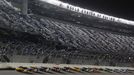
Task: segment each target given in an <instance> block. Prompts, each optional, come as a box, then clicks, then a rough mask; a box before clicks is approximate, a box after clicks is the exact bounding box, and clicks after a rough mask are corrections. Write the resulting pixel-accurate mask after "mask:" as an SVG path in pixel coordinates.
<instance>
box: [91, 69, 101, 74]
mask: <svg viewBox="0 0 134 75" xmlns="http://www.w3.org/2000/svg"><path fill="white" fill-rule="evenodd" d="M89 72H90V73H101V71H100V70H99V69H98V68H89Z"/></svg>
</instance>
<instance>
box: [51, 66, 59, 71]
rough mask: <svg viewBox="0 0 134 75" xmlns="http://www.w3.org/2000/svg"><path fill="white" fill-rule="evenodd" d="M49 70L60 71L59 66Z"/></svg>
mask: <svg viewBox="0 0 134 75" xmlns="http://www.w3.org/2000/svg"><path fill="white" fill-rule="evenodd" d="M51 70H52V71H55V72H61V68H59V67H53V68H52V69H51Z"/></svg>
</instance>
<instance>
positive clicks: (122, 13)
mask: <svg viewBox="0 0 134 75" xmlns="http://www.w3.org/2000/svg"><path fill="white" fill-rule="evenodd" d="M61 1H64V2H68V3H71V4H73V5H77V6H81V7H84V8H88V9H91V10H94V11H98V12H101V13H105V14H109V15H113V16H117V17H121V18H125V19H129V20H134V2H133V1H130V0H61Z"/></svg>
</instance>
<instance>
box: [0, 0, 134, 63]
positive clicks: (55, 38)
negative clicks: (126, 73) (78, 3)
mask: <svg viewBox="0 0 134 75" xmlns="http://www.w3.org/2000/svg"><path fill="white" fill-rule="evenodd" d="M4 1H5V0H1V1H0V27H1V28H4V29H10V30H12V31H17V32H20V33H28V34H30V35H38V36H40V37H42V39H41V40H42V42H45V44H44V43H43V44H42V43H40V42H38V43H35V42H29V41H27V40H24V41H20V40H17V39H12V40H9V39H6V38H5V40H3V39H2V40H1V41H0V43H1V44H0V54H5V55H8V54H17V55H45V54H61V55H63V56H64V55H68V56H69V55H70V56H72V55H73V56H74V57H75V56H85V57H86V56H87V57H89V56H88V55H89V54H90V53H95V54H96V53H102V55H100V56H107V58H111V59H112V57H113V56H114V55H118V54H120V55H125V56H126V58H124V57H120V56H119V58H118V59H119V60H121V61H124V60H126V61H129V60H130V59H133V58H132V57H130V56H133V55H134V53H133V52H134V42H133V41H134V37H132V36H125V35H119V34H113V33H109V32H104V31H99V30H97V29H91V28H88V27H84V26H79V25H76V24H73V23H68V22H64V21H60V20H56V19H52V18H48V17H40V16H38V15H35V14H32V15H23V14H21V12H19V11H17V10H15V9H13V8H11V7H10V6H8V5H7V4H6V3H5V2H4ZM44 40H45V41H44ZM103 54H104V55H103ZM113 54H114V55H113ZM111 55H113V56H111ZM93 57H94V56H93ZM113 58H114V57H113ZM122 59H123V60H122Z"/></svg>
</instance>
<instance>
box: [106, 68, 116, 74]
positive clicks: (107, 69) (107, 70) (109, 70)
mask: <svg viewBox="0 0 134 75" xmlns="http://www.w3.org/2000/svg"><path fill="white" fill-rule="evenodd" d="M104 71H105V72H109V73H113V72H114V70H113V69H109V68H105V69H104Z"/></svg>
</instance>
